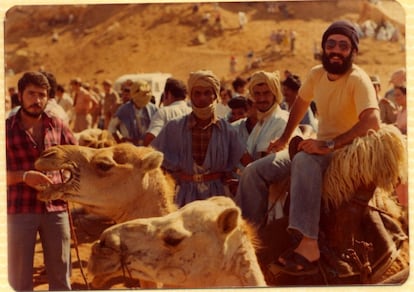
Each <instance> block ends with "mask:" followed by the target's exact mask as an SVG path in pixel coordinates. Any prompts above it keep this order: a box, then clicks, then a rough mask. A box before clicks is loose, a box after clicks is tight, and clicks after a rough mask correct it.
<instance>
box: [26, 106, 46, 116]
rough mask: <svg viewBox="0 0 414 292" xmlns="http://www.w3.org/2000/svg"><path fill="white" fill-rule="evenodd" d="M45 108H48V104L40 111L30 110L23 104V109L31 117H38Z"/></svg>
mask: <svg viewBox="0 0 414 292" xmlns="http://www.w3.org/2000/svg"><path fill="white" fill-rule="evenodd" d="M45 108H46V106H44V107H43V108H42V110H40V111H39V112H29V111H28V110H27V108H26V107H24V106H23V105H22V111H23V112H24V113H25V115H27V116H29V117H31V118H38V117H40V116H41V115H42V113H43V112H44V110H45Z"/></svg>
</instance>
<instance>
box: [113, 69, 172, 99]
mask: <svg viewBox="0 0 414 292" xmlns="http://www.w3.org/2000/svg"><path fill="white" fill-rule="evenodd" d="M171 76H172V75H171V74H170V73H137V74H125V75H122V76H120V77H118V78H117V79H116V80H115V82H114V90H115V91H116V92H118V93H119V94H120V93H121V86H122V84H123V83H124V82H126V81H127V80H131V81H136V80H145V81H147V82H148V83H149V85H150V86H151V90H152V94H153V95H154V97H155V104H156V105H157V106H159V105H160V100H161V95H162V93H163V92H164V86H165V82H166V81H167V79H168V78H169V77H171Z"/></svg>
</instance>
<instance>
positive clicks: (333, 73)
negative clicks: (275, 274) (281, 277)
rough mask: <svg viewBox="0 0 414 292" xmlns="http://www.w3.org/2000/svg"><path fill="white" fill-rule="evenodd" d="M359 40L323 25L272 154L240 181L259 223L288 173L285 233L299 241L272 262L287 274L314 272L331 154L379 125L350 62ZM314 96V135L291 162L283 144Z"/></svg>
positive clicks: (371, 97)
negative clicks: (318, 51)
mask: <svg viewBox="0 0 414 292" xmlns="http://www.w3.org/2000/svg"><path fill="white" fill-rule="evenodd" d="M358 43H359V38H358V33H357V30H356V29H355V27H354V26H353V24H352V23H350V22H348V21H336V22H334V23H332V24H331V25H330V26H329V27H328V28H327V30H326V31H325V32H324V34H323V37H322V42H321V45H322V50H323V56H322V65H318V66H315V67H314V68H312V69H311V71H310V73H309V74H308V76H307V79H306V80H305V82H304V83H303V84H302V86H301V87H300V89H299V93H298V97H297V99H296V102H295V104H294V105H293V107H292V109H291V111H290V115H289V120H288V123H287V125H286V128H285V130H284V132H283V134H282V135H281V137H279V138H278V139H276V140H275V141H272V142H271V143H270V145H269V148H268V151H269V152H273V154H272V155H267V156H265V157H264V158H262V159H259V160H257V161H255V162H253V163H251V164H250V165H248V166H247V167H246V169H245V170H244V172H243V174H242V177H241V180H240V185H239V193H238V195H237V197H236V200H237V202H238V204H239V206H240V207H241V209H242V214H243V216H244V217H246V218H247V219H248V220H250V221H252V222H253V223H255V224H256V225H259V224H260V223H262V222H263V221H264V216H265V212H266V210H267V193H268V190H267V188H268V186H269V185H270V184H271V183H273V182H276V181H281V180H282V179H284V178H286V177H287V176H288V175H289V174H290V178H291V179H290V207H289V225H288V231H289V232H291V233H293V234H295V235H297V236H295V237H296V238H299V240H298V242H299V243H298V244H297V245H295V246H292V247H291V248H290V249H288V250H287V251H286V252H284V253H282V255H281V256H280V257H279V258H278V259H276V263H275V264H276V265H278V266H279V269H280V270H281V271H283V272H285V273H288V274H292V275H309V274H315V273H317V272H318V265H317V262H318V260H319V258H320V250H319V246H318V233H319V219H320V210H321V209H320V206H321V197H322V186H323V174H324V172H325V170H326V169H327V167H328V165H329V163H330V161H331V158H332V156H333V152H334V151H335V150H336V149H339V148H341V147H344V146H345V145H348V144H350V143H352V141H353V140H354V139H355V138H357V137H361V136H365V135H367V133H368V132H369V131H370V130H378V129H379V127H380V117H379V109H378V103H377V100H376V96H375V91H374V87H373V86H372V84H371V80H370V78H369V76H368V75H367V74H366V73H365V72H364V71H363V70H362V69H361V68H360V67H358V66H356V65H355V64H353V59H354V57H355V56H356V54H357V53H358ZM312 100H314V101H315V102H316V106H317V108H318V112H319V128H318V132H317V137H316V139H305V140H303V141H301V142H300V143H299V145H298V147H297V150H298V151H299V152H298V153H297V154H296V155H295V156H294V157H293V159H292V161H291V160H290V158H289V155H288V153H287V152H288V151H287V150H286V148H287V146H288V143H289V141H290V138H291V136H292V134H293V132H294V130H295V129H296V127H297V126H298V124H299V122H300V121H301V120H302V118H303V116H304V114H305V113H306V111H307V109H308V107H309V106H310V103H311V101H312Z"/></svg>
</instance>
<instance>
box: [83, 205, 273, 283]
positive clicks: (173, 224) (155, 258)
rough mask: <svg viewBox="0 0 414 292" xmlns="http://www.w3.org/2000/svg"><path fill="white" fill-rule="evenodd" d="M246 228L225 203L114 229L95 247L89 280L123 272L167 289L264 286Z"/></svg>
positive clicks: (187, 208)
mask: <svg viewBox="0 0 414 292" xmlns="http://www.w3.org/2000/svg"><path fill="white" fill-rule="evenodd" d="M246 227H247V224H246V222H244V221H243V219H242V218H241V215H240V210H239V209H238V207H236V206H235V204H234V203H233V201H232V200H231V199H229V198H226V197H212V198H210V199H208V200H199V201H194V202H192V203H189V204H187V205H186V206H184V207H183V208H181V209H179V210H177V211H176V212H173V213H170V214H168V215H165V216H163V217H154V218H142V219H136V220H131V221H128V222H124V223H121V224H118V225H114V226H112V227H110V228H108V229H106V230H105V231H104V232H103V233H102V235H101V237H100V240H99V241H98V242H96V243H94V245H93V247H92V253H91V257H90V259H89V261H88V271H89V275H92V276H94V277H98V278H105V277H109V276H110V275H113V274H114V273H115V274H119V272H120V271H121V270H126V271H128V273H130V274H131V275H132V277H136V278H139V279H142V280H146V281H153V282H158V283H163V284H164V285H166V286H171V287H181V288H191V287H193V288H194V287H225V286H227V287H230V286H265V285H266V284H265V282H264V278H263V274H262V273H261V270H260V267H259V265H258V263H257V258H256V255H255V251H254V247H253V244H252V242H251V237H250V232H249V231H247V228H246Z"/></svg>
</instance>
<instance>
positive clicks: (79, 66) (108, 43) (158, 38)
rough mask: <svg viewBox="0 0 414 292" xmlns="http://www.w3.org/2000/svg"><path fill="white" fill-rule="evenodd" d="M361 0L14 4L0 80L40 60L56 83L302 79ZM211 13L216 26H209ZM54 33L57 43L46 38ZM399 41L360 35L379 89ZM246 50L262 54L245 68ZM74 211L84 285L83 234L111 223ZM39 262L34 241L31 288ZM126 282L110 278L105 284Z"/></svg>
mask: <svg viewBox="0 0 414 292" xmlns="http://www.w3.org/2000/svg"><path fill="white" fill-rule="evenodd" d="M362 2H363V1H361V0H354V1H352V0H350V1H341V0H339V1H307V2H303V1H298V2H289V3H288V4H287V7H288V12H289V14H290V15H291V17H288V18H287V17H285V16H284V15H283V13H281V12H280V11H279V10H278V9H277V7H276V10H275V11H274V12H272V11H269V10H268V9H267V8H268V5H267V4H266V3H265V2H255V3H246V2H244V3H239V2H237V3H236V2H235V3H219V5H215V4H214V3H208V4H201V5H200V7H199V11H198V12H197V13H193V10H192V9H193V5H194V3H183V4H175V3H173V4H129V5H70V6H53V5H47V6H44V5H43V6H37V7H34V6H15V7H13V8H11V9H10V10H9V11H8V12H7V13H6V18H5V21H6V22H5V40H4V45H5V65H6V88H7V87H9V86H16V82H17V80H18V78H19V77H20V76H21V74H22V72H24V71H27V70H38V69H39V68H42V69H44V70H47V71H50V72H53V73H54V74H55V75H56V77H57V80H58V82H60V83H62V84H64V85H66V86H67V85H68V83H69V80H70V79H71V78H73V77H76V76H79V77H81V78H82V80H83V81H85V82H89V83H90V84H91V85H94V84H97V85H98V86H100V84H101V82H102V81H103V80H104V79H112V80H115V79H116V78H117V77H118V76H120V75H122V74H127V73H140V72H142V73H143V72H145V73H149V72H166V73H171V74H172V75H173V76H175V77H177V78H180V79H183V80H187V77H188V73H189V72H190V71H194V70H198V69H202V68H206V69H211V70H212V71H213V72H215V73H216V74H217V75H218V76H219V77H220V78H222V79H223V80H224V81H227V82H231V80H233V79H234V78H235V77H236V76H239V75H240V76H242V77H248V76H249V74H251V73H252V72H253V71H254V70H259V69H260V70H267V71H274V70H279V71H280V72H281V73H282V72H283V71H284V70H289V71H291V72H293V73H295V74H297V75H299V76H300V77H301V78H302V79H303V78H305V76H306V74H307V71H308V70H309V69H310V68H311V67H312V66H314V65H316V64H319V62H320V61H319V60H316V59H315V58H314V49H315V47H316V48H317V50H319V48H320V39H321V36H322V33H323V31H324V30H325V29H326V28H327V26H328V25H329V24H330V23H331V22H332V21H333V20H337V19H349V20H352V21H354V22H357V21H358V19H359V17H360V15H361V7H362V4H361V3H362ZM275 3H276V4H280V3H281V2H275ZM381 5H383V6H382V7H383V9H384V10H385V11H387V15H389V16H390V17H392V18H394V19H396V20H399V21H403V20H404V10H403V8H402V7H401V6H400V4H398V3H396V2H394V1H382V4H381ZM239 11H243V12H245V13H246V15H247V18H248V22H247V24H246V26H245V27H244V28H243V29H240V28H239V22H238V12H239ZM218 12H219V13H220V15H221V21H222V31H221V32H220V31H219V30H218V29H217V27H215V26H214V19H215V16H216V14H217V13H218ZM206 13H210V16H211V17H210V20H209V22H208V23H207V24H204V25H203V24H202V21H201V20H202V17H203V15H205V14H206ZM278 29H285V30H287V31H290V30H294V31H295V32H296V42H295V50H294V52H290V50H289V49H288V48H287V47H285V48H281V49H280V50H279V49H278V48H276V49H275V51H273V50H272V49H273V47H272V45H271V43H270V40H269V36H270V34H271V33H272V31H274V30H278ZM53 36H55V39H56V36H57V41H53V40H52V39H53ZM200 41H201V43H200ZM404 44H405V43H404V38H402V39H401V40H400V41H398V42H388V41H377V40H375V39H373V38H364V39H361V41H360V49H359V54H358V56H357V58H356V60H355V62H356V63H357V64H358V65H360V66H361V67H362V68H364V69H365V70H366V71H367V72H368V73H369V74H376V75H379V77H380V78H381V81H382V88H383V93H385V90H386V89H387V88H389V86H390V85H389V83H388V80H389V76H390V74H391V73H392V72H393V71H394V70H395V69H397V68H400V67H405V65H406V63H405V61H406V58H405V57H406V56H405V51H404ZM249 51H253V53H254V56H255V58H260V59H261V60H262V62H261V63H260V64H259V66H257V67H255V68H251V69H250V70H247V69H246V65H247V62H248V60H247V57H246V56H247V53H248V52H249ZM231 56H234V57H235V58H236V60H237V66H236V72H230V65H229V64H230V58H231ZM73 217H74V225H75V226H74V228H75V231H76V234H77V241H78V248H79V256H80V261H79V260H78V258H77V254H76V251H75V249H74V248H73V249H72V255H73V273H72V284H73V288H74V289H83V290H85V289H86V285H85V283H84V280H83V277H82V274H81V271H80V269H79V267H80V264H82V265H83V266H86V264H87V260H88V256H89V253H90V246H91V244H92V242H93V241H95V240H96V239H97V238H98V237H99V234H100V232H101V231H102V230H103V229H104V228H105V227H108V226H110V224H112V222H109V221H107V220H98V219H97V218H96V217H94V216H85V215H81V214H74V216H73ZM43 270H44V266H43V260H42V254H41V246H40V244H39V245H38V246H37V247H36V257H35V277H34V278H35V289H36V290H44V289H47V284H46V282H45V275H44V274H43ZM84 272H85V273H86V270H85V271H84ZM118 280H119V279H118ZM127 282H128V281H127ZM130 285H131V283H126V284H124V283H115V282H114V285H113V286H112V287H113V288H122V287H127V286H130Z"/></svg>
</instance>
